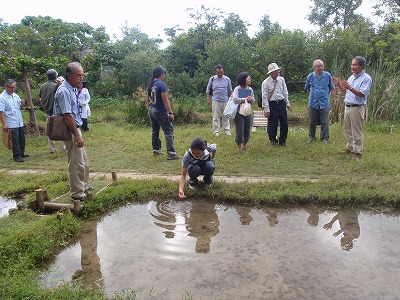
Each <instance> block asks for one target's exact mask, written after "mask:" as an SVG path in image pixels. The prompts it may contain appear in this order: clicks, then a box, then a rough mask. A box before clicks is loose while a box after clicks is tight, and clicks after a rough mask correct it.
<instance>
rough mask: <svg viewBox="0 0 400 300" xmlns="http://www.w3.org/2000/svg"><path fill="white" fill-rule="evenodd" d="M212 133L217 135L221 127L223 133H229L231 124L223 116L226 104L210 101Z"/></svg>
mask: <svg viewBox="0 0 400 300" xmlns="http://www.w3.org/2000/svg"><path fill="white" fill-rule="evenodd" d="M211 104H212V115H213V120H212V131H213V133H219V129H220V127H223V129H224V132H225V133H230V132H231V128H230V127H231V124H230V122H229V119H228V118H227V117H225V116H224V114H223V113H224V109H225V106H226V102H221V101H215V100H214V101H212V102H211Z"/></svg>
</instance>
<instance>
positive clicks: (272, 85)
mask: <svg viewBox="0 0 400 300" xmlns="http://www.w3.org/2000/svg"><path fill="white" fill-rule="evenodd" d="M280 69H281V68H279V67H278V65H277V64H276V63H271V64H269V65H268V75H269V76H268V78H266V79H265V80H264V81H263V83H262V86H261V93H262V99H263V101H262V103H263V104H262V106H263V107H262V108H263V112H264V116H265V117H266V118H268V137H269V140H270V142H271V143H272V145H274V146H286V138H287V134H288V130H289V126H288V118H287V112H286V108H287V109H289V110H292V108H291V106H290V102H289V98H288V97H289V93H288V90H287V87H286V82H285V79H284V78H283V77H281V76H279V74H280ZM278 121H279V123H280V133H279V139H277V138H276V135H277V133H278Z"/></svg>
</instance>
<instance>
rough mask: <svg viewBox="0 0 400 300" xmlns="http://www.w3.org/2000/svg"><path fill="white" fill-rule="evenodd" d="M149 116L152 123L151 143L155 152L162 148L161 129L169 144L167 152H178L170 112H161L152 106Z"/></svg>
mask: <svg viewBox="0 0 400 300" xmlns="http://www.w3.org/2000/svg"><path fill="white" fill-rule="evenodd" d="M149 117H150V123H151V144H152V146H153V152H154V151H156V152H158V151H160V150H161V140H160V129H162V130H163V131H164V135H165V142H166V144H167V152H168V153H169V154H176V151H175V146H174V127H173V126H172V122H171V120H170V119H169V116H168V113H167V112H162V113H160V112H158V111H157V110H156V109H155V108H153V107H150V109H149Z"/></svg>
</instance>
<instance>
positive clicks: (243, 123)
mask: <svg viewBox="0 0 400 300" xmlns="http://www.w3.org/2000/svg"><path fill="white" fill-rule="evenodd" d="M251 120H252V116H251V115H250V116H242V115H241V114H239V112H237V113H236V117H235V130H236V136H235V143H236V144H237V145H240V144H243V143H244V144H247V142H248V141H249V139H250V127H251Z"/></svg>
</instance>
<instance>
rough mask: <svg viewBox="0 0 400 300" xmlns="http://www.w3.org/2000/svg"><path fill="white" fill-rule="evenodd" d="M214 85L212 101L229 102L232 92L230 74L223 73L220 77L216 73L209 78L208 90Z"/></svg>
mask: <svg viewBox="0 0 400 300" xmlns="http://www.w3.org/2000/svg"><path fill="white" fill-rule="evenodd" d="M211 87H212V91H213V93H212V97H211V100H212V101H220V102H228V100H229V93H232V82H231V79H230V78H229V77H228V76H225V75H222V77H221V78H219V77H218V76H217V75H214V76H213V77H211V78H210V79H209V80H208V84H207V88H206V92H209V91H210V88H211Z"/></svg>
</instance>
